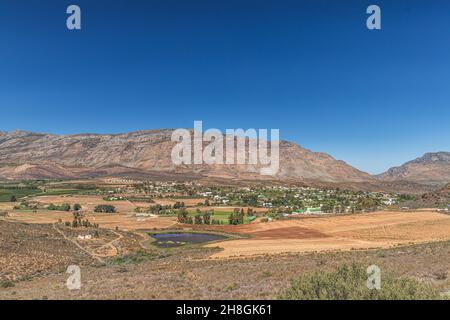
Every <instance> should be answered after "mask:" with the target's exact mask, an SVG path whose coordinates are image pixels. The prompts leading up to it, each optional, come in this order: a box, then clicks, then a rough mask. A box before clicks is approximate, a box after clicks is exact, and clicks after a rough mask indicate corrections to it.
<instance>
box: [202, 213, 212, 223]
mask: <svg viewBox="0 0 450 320" xmlns="http://www.w3.org/2000/svg"><path fill="white" fill-rule="evenodd" d="M203 223H204V224H211V213H210V212H209V211H206V212H205V214H204V215H203Z"/></svg>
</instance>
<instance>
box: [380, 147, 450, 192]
mask: <svg viewBox="0 0 450 320" xmlns="http://www.w3.org/2000/svg"><path fill="white" fill-rule="evenodd" d="M376 178H377V179H379V180H381V181H408V182H415V183H423V184H437V185H444V184H446V183H449V182H450V152H436V153H426V154H425V155H423V156H422V157H420V158H417V159H415V160H412V161H409V162H407V163H405V164H403V165H401V166H399V167H394V168H391V169H389V170H388V171H386V172H384V173H382V174H380V175H378V176H376Z"/></svg>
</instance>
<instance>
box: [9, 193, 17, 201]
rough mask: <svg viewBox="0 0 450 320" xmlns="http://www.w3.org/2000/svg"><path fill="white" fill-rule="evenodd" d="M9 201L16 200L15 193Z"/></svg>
mask: <svg viewBox="0 0 450 320" xmlns="http://www.w3.org/2000/svg"><path fill="white" fill-rule="evenodd" d="M9 201H10V202H16V201H17V198H16V196H15V195H12V196H11V199H10V200H9Z"/></svg>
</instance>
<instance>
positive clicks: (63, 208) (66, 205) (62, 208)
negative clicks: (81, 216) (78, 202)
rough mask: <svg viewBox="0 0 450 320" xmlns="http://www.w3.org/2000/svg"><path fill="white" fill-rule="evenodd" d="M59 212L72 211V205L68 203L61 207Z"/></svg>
mask: <svg viewBox="0 0 450 320" xmlns="http://www.w3.org/2000/svg"><path fill="white" fill-rule="evenodd" d="M59 210H61V211H70V204H68V203H63V204H62V205H61V206H60V207H59Z"/></svg>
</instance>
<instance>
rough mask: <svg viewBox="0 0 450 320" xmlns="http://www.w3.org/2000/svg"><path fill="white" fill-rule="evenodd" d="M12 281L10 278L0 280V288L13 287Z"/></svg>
mask: <svg viewBox="0 0 450 320" xmlns="http://www.w3.org/2000/svg"><path fill="white" fill-rule="evenodd" d="M14 286H15V285H14V282H12V281H10V280H0V288H3V289H6V288H12V287H14Z"/></svg>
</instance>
